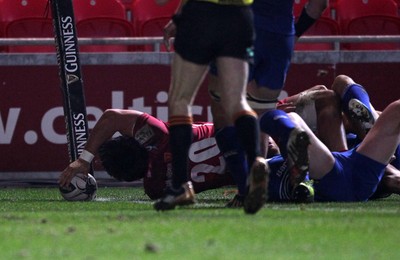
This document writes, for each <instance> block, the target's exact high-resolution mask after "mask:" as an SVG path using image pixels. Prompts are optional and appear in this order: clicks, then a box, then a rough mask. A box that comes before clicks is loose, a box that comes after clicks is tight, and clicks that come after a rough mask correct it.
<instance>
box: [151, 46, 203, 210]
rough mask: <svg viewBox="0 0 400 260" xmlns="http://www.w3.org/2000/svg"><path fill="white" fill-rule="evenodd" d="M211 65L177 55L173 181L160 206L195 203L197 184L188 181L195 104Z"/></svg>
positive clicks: (172, 122)
mask: <svg viewBox="0 0 400 260" xmlns="http://www.w3.org/2000/svg"><path fill="white" fill-rule="evenodd" d="M207 68H208V66H207V65H198V64H195V63H192V62H189V61H187V60H184V59H183V58H182V57H181V56H180V55H179V54H178V53H175V55H174V59H173V66H172V81H171V86H170V91H169V97H168V98H169V101H168V102H169V107H168V109H169V117H168V122H169V124H170V127H169V133H170V148H171V153H172V170H173V175H172V185H171V187H169V189H168V190H167V192H166V196H165V197H163V198H162V199H161V200H159V201H158V202H156V203H155V204H154V207H155V208H156V209H157V210H169V209H173V208H175V206H176V205H185V204H190V203H194V191H193V186H192V184H191V183H190V182H188V178H189V175H188V164H189V162H188V152H189V148H190V145H191V144H192V138H193V136H192V135H193V132H192V123H193V118H192V111H191V107H192V104H193V100H194V97H195V96H196V93H197V91H198V88H199V87H200V85H201V83H202V80H203V78H204V76H205V74H206V72H207Z"/></svg>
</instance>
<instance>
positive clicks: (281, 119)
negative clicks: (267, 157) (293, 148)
mask: <svg viewBox="0 0 400 260" xmlns="http://www.w3.org/2000/svg"><path fill="white" fill-rule="evenodd" d="M260 127H261V131H263V132H264V133H267V134H268V135H269V136H271V137H272V139H274V141H275V142H276V143H277V144H278V145H279V149H280V150H281V154H282V156H284V157H286V155H287V150H286V144H287V142H288V140H289V136H290V132H291V131H292V130H293V129H294V128H295V127H296V126H295V124H294V123H293V122H292V120H291V119H290V118H289V117H288V116H287V114H286V112H284V111H282V110H279V109H276V110H271V111H267V112H266V113H264V114H263V115H262V116H261V119H260Z"/></svg>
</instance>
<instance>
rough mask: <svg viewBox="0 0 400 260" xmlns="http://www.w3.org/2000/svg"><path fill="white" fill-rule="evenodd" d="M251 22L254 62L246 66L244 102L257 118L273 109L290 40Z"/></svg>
mask: <svg viewBox="0 0 400 260" xmlns="http://www.w3.org/2000/svg"><path fill="white" fill-rule="evenodd" d="M263 26H264V25H257V21H255V30H256V39H255V42H254V60H253V62H252V63H251V65H250V75H249V84H248V85H247V101H248V102H249V104H250V106H251V108H252V109H253V110H254V111H256V112H257V114H258V115H259V116H261V115H262V114H263V113H264V112H266V111H269V110H273V109H275V108H276V102H277V99H278V96H279V95H280V93H281V91H282V89H283V87H284V83H285V79H286V75H287V72H288V69H289V66H290V60H291V57H292V54H293V47H294V36H291V35H283V34H279V33H272V32H269V31H266V30H263V29H262V28H263ZM260 136H261V139H260V140H261V143H260V145H261V152H262V154H263V155H264V156H266V155H267V154H268V139H269V137H268V135H267V134H265V133H261V135H260Z"/></svg>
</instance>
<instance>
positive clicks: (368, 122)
mask: <svg viewBox="0 0 400 260" xmlns="http://www.w3.org/2000/svg"><path fill="white" fill-rule="evenodd" d="M278 107H280V108H282V109H284V110H285V111H296V112H297V113H298V114H299V115H300V116H301V117H302V118H303V119H304V121H305V122H306V123H307V125H308V126H309V127H310V128H311V129H312V130H313V132H314V133H315V134H316V135H317V136H318V138H319V139H320V140H321V141H322V142H323V143H324V144H325V145H326V146H327V147H328V148H329V149H330V150H331V151H345V150H348V147H350V148H353V147H354V146H355V145H356V144H359V142H360V141H361V140H362V139H363V138H364V137H365V135H366V133H367V132H368V131H369V129H370V128H371V127H372V125H373V124H374V122H375V121H376V120H377V118H378V116H379V112H378V111H376V110H375V109H374V107H373V106H372V104H371V103H370V99H369V96H368V93H367V92H366V90H365V89H364V87H363V86H361V85H360V84H357V83H356V82H355V81H354V80H353V79H352V78H351V77H349V76H347V75H339V76H337V77H336V78H335V80H334V82H333V84H332V89H327V88H326V87H325V86H322V85H320V86H315V87H313V88H310V89H308V90H306V91H303V92H301V93H300V94H297V95H294V96H291V97H288V98H286V99H285V100H283V101H281V102H280V104H278ZM342 112H343V113H342ZM343 123H344V126H343ZM345 132H346V133H347V136H348V138H347V140H346V135H345ZM353 133H355V134H356V138H354V134H353ZM349 137H351V138H349ZM346 141H347V142H346ZM399 150H400V149H399V147H397V149H396V152H395V156H394V160H392V161H391V162H390V164H391V165H388V166H387V167H386V170H385V175H384V177H383V179H382V181H381V182H380V184H379V186H378V190H377V192H375V194H374V196H373V198H379V197H385V196H388V195H390V194H391V193H397V194H399V192H400V190H399V185H398V183H400V171H399V165H400V164H399V161H400V154H399Z"/></svg>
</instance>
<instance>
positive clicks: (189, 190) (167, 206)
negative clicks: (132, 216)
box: [154, 181, 195, 211]
mask: <svg viewBox="0 0 400 260" xmlns="http://www.w3.org/2000/svg"><path fill="white" fill-rule="evenodd" d="M194 203H195V193H194V189H193V184H192V182H190V181H188V182H186V183H184V184H183V185H182V187H181V189H180V190H179V191H178V192H174V191H172V190H171V189H167V191H166V195H165V196H164V197H163V198H161V199H159V200H158V201H157V202H156V203H154V209H155V210H157V211H159V210H161V211H164V210H171V209H174V208H175V207H176V206H184V205H190V204H194Z"/></svg>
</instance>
